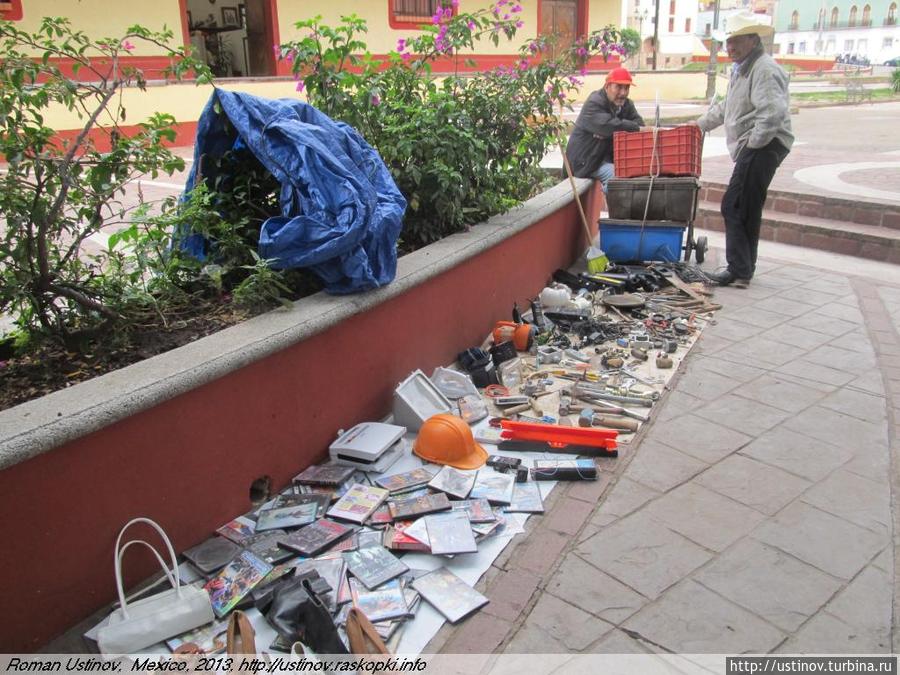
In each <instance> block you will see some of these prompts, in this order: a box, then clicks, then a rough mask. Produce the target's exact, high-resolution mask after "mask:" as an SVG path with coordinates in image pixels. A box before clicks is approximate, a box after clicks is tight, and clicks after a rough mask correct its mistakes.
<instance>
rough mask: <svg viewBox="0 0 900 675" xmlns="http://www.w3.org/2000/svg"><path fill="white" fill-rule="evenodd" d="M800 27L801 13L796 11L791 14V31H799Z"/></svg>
mask: <svg viewBox="0 0 900 675" xmlns="http://www.w3.org/2000/svg"><path fill="white" fill-rule="evenodd" d="M799 25H800V12H798V11H796V10H795V11H794V12H793V13H792V14H791V25H790V29H791V30H797V26H799Z"/></svg>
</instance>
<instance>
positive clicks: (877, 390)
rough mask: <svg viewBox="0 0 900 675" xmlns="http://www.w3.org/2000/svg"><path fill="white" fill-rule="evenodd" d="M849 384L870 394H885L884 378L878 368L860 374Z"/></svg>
mask: <svg viewBox="0 0 900 675" xmlns="http://www.w3.org/2000/svg"><path fill="white" fill-rule="evenodd" d="M847 386H848V387H850V388H852V389H860V390H862V391H865V392H868V393H869V394H875V395H876V396H884V379H883V378H882V375H881V371H880V370H878V369H874V370H870V371H869V372H868V373H865V374H864V375H860V376H859V377H857V378H856V379H855V380H852V381H851V382H850V384H848V385H847Z"/></svg>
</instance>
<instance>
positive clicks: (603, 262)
mask: <svg viewBox="0 0 900 675" xmlns="http://www.w3.org/2000/svg"><path fill="white" fill-rule="evenodd" d="M557 139H558V141H559V151H560V152H561V153H562V158H563V164H564V165H565V167H566V175H567V176H568V177H569V185H571V186H572V196H573V197H575V203H576V204H577V205H578V213H579V215H580V216H581V226H582V227H583V228H584V236H585V237H587V243H588V250H587V253H585V261H586V262H587V268H588V271H589V272H593V273H594V274H599V273H600V272H603V271H604V270H606V266H607V265H608V264H609V259H608V258H607V257H606V254H605V253H604V252H603V251H602V250H601V249H599V248H598V247H596V246H594V243H593V237H592V236H591V228H590V226H589V225H588V220H587V215H585V213H584V207H582V205H581V197H580V196H579V194H578V186H577V185H575V176H574V174H573V173H572V166H571V165H570V164H569V158H568V157H566V150H565V147H563V140H562V136H557Z"/></svg>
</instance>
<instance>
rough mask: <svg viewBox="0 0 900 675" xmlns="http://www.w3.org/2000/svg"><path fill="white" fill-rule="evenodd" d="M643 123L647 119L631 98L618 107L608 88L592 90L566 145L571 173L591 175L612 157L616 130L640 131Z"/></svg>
mask: <svg viewBox="0 0 900 675" xmlns="http://www.w3.org/2000/svg"><path fill="white" fill-rule="evenodd" d="M642 126H644V119H643V118H642V117H641V116H640V115H639V114H638V111H637V109H636V108H635V107H634V103H632V102H631V99H625V105H623V106H622V107H621V108H616V106H615V105H613V104H612V103H611V102H610V100H609V97H607V95H606V90H605V89H598V90H597V91H595V92H593V93H592V94H591V95H590V96H588V99H587V101H585V103H584V106H583V107H582V108H581V112H580V113H578V119H577V120H575V128H574V129H573V130H572V135H571V136H569V143H568V145H567V146H566V157H567V158H568V159H569V164H570V166H571V167H572V173H573V174H574V175H575V177H576V178H590V177H591V175H592V174H593V173H594V172H595V171H596V170H597V169H599V168H600V165H601V164H603V163H604V162H612V161H613V138H612V137H613V134H614V133H615V132H617V131H640V128H641V127H642Z"/></svg>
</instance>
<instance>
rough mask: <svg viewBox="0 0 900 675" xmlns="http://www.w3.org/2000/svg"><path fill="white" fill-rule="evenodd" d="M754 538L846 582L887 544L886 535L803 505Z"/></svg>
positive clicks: (781, 515)
mask: <svg viewBox="0 0 900 675" xmlns="http://www.w3.org/2000/svg"><path fill="white" fill-rule="evenodd" d="M752 536H753V538H754V539H757V540H759V541H762V542H763V543H766V544H769V545H770V546H774V547H776V548H779V549H781V550H782V551H785V552H786V553H790V554H791V555H793V556H795V557H797V558H799V559H800V560H803V561H804V562H807V563H809V564H810V565H813V566H814V567H818V568H819V569H820V570H822V571H824V572H828V573H829V574H832V575H834V576H837V577H841V578H842V579H850V578H852V577H853V576H855V575H856V574H857V572H859V571H860V570H861V569H862V568H863V567H865V566H866V564H868V562H869V561H870V560H871V559H872V558H873V557H874V556H875V554H876V553H878V552H879V551H881V549H882V548H884V546H885V545H886V544H887V539H886V538H885V537H884V536H882V535H878V534H875V533H874V532H872V531H871V530H867V529H865V528H862V527H859V526H858V525H854V524H853V523H850V522H848V521H846V520H844V519H842V518H838V517H837V516H833V515H831V514H830V513H825V512H824V511H820V510H819V509H817V508H814V507H812V506H810V505H808V504H804V503H800V502H797V503H794V504H791V505H790V506H788V507H787V508H786V509H784V510H783V511H782V512H781V513H779V514H778V515H777V516H775V518H773V519H771V520H769V521H767V522H765V523H763V524H762V525H760V526H759V528H757V529H756V530H755V531H754V532H753V535H752Z"/></svg>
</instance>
